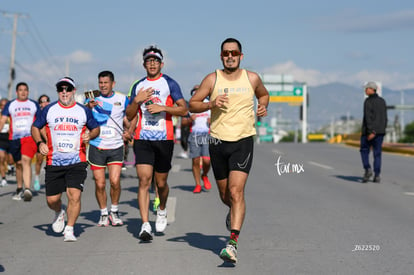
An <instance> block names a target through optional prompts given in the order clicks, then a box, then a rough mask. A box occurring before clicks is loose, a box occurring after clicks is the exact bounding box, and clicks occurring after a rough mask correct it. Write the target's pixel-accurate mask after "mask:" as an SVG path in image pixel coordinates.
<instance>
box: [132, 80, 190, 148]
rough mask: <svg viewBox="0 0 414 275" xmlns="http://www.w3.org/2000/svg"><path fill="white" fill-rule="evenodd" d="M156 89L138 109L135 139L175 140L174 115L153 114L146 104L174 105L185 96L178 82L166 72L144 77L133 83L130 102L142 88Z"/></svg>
mask: <svg viewBox="0 0 414 275" xmlns="http://www.w3.org/2000/svg"><path fill="white" fill-rule="evenodd" d="M150 87H152V88H153V89H154V94H153V95H152V97H151V98H150V99H149V100H148V101H146V102H144V103H143V104H141V106H140V108H139V109H138V113H139V121H138V125H137V128H136V129H135V139H142V140H173V139H174V126H173V121H172V115H171V114H169V113H166V112H161V113H158V114H151V113H150V112H148V110H147V108H146V105H148V104H159V105H163V106H173V105H174V102H176V101H177V100H179V99H181V98H183V95H182V93H181V88H180V86H179V85H178V83H177V82H176V81H175V80H174V79H172V78H170V77H169V76H167V75H165V74H161V76H160V77H159V78H157V79H148V78H146V77H145V78H142V79H140V80H138V81H136V82H135V83H134V84H132V86H131V89H130V92H129V95H130V96H131V98H130V100H129V102H132V101H134V98H135V96H136V95H137V93H138V91H139V90H140V89H141V88H144V89H146V88H150Z"/></svg>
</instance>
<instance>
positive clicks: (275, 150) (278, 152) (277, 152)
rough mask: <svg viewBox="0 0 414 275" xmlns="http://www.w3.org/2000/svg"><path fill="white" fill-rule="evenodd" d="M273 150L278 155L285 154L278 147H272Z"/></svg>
mask: <svg viewBox="0 0 414 275" xmlns="http://www.w3.org/2000/svg"><path fill="white" fill-rule="evenodd" d="M272 152H273V153H275V154H276V155H284V153H283V152H280V151H278V150H277V149H272Z"/></svg>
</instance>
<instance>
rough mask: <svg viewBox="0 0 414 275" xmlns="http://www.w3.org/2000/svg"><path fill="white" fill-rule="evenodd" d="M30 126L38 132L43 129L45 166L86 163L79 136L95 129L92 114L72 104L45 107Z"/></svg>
mask: <svg viewBox="0 0 414 275" xmlns="http://www.w3.org/2000/svg"><path fill="white" fill-rule="evenodd" d="M33 126H35V127H37V128H39V129H42V128H43V127H45V126H46V134H47V145H48V147H49V153H48V155H47V161H46V164H47V165H53V166H66V165H71V164H76V163H79V162H86V147H85V143H83V142H82V134H84V133H85V131H86V129H87V128H88V129H90V130H91V129H94V128H97V127H99V124H98V122H97V121H96V120H95V119H94V117H93V115H92V111H91V110H90V109H89V108H86V107H85V106H84V105H81V104H79V103H74V104H73V105H71V106H63V105H62V104H60V103H59V102H57V101H56V102H53V103H51V104H49V105H47V106H46V107H45V108H44V109H43V111H42V113H41V115H40V116H39V117H38V118H37V119H36V121H35V122H34V123H33Z"/></svg>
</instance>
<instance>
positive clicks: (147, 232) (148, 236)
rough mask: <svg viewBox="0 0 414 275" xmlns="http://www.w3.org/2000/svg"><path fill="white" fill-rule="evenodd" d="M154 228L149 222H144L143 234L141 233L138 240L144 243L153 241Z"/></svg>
mask: <svg viewBox="0 0 414 275" xmlns="http://www.w3.org/2000/svg"><path fill="white" fill-rule="evenodd" d="M151 231H152V228H151V225H150V223H149V222H144V223H143V224H142V226H141V232H139V236H138V238H140V239H141V240H142V241H144V242H148V241H151V240H152V232H151Z"/></svg>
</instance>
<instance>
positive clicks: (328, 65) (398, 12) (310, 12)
mask: <svg viewBox="0 0 414 275" xmlns="http://www.w3.org/2000/svg"><path fill="white" fill-rule="evenodd" d="M0 10H1V12H2V13H1V14H0V92H1V95H2V96H5V95H6V94H7V88H6V87H7V82H8V68H9V63H10V50H11V29H12V25H13V19H12V18H11V17H7V16H5V13H4V12H6V13H9V14H13V13H20V14H22V15H23V16H22V17H19V19H18V32H19V35H18V37H17V40H16V62H17V63H18V65H17V67H16V74H17V75H16V76H17V77H16V80H15V82H14V84H16V82H17V81H25V82H28V83H29V86H30V90H31V93H32V97H33V98H35V97H37V96H38V95H40V94H42V93H46V94H49V95H53V96H54V93H55V92H54V84H55V82H56V81H57V79H58V78H59V77H61V76H63V75H65V74H67V73H68V74H69V75H70V76H72V77H73V78H74V79H75V81H76V82H77V83H78V92H79V91H84V90H86V89H94V88H97V74H98V73H99V72H100V71H101V70H111V71H113V72H114V73H115V77H116V81H117V85H116V89H117V90H119V91H121V92H124V93H127V92H128V89H129V87H130V85H131V84H132V82H133V81H134V80H135V79H138V78H140V77H142V76H144V75H145V71H144V70H143V67H142V58H141V55H142V50H143V49H144V48H145V47H147V46H148V45H150V44H156V45H157V46H159V47H160V48H161V49H162V50H163V51H164V56H165V66H164V70H163V72H164V73H166V74H168V75H170V76H171V77H173V78H174V79H176V80H177V81H178V82H179V84H180V85H181V88H182V90H183V94H184V95H185V97H186V98H188V97H189V91H190V89H191V87H192V86H193V85H194V84H196V83H199V82H200V81H201V80H202V79H203V77H204V76H205V75H206V74H208V73H209V72H212V71H213V70H214V69H216V68H221V62H220V59H219V47H220V43H221V42H222V41H223V40H224V39H225V38H227V37H235V38H237V39H239V40H240V41H241V42H242V45H243V52H244V54H245V57H244V60H243V61H242V66H243V67H245V68H248V69H250V70H253V71H256V72H258V73H269V74H282V73H283V74H292V75H293V76H294V79H295V80H297V81H301V82H307V83H308V84H309V85H310V86H315V85H320V84H325V83H331V82H342V83H347V84H350V85H354V86H361V85H362V84H363V83H364V82H365V81H368V80H375V81H381V82H382V83H383V85H384V86H386V87H388V88H391V89H395V90H398V89H408V88H414V78H413V76H414V62H413V59H414V57H413V56H414V54H413V49H414V43H413V40H414V36H413V31H414V1H412V0H410V1H398V5H397V4H395V2H394V1H388V0H387V1H385V0H379V1H378V0H377V1H371V0H365V1H361V0H358V1H354V0H348V1H322V0H314V1H305V0H303V1H260V0H257V1H244V0H241V1H217V0H210V1H202V2H199V1H187V0H184V1H164V0H159V1H155V2H148V1H145V2H143V1H133V0H121V1H118V2H114V1H99V2H98V1H85V0H84V1H78V0H72V1H65V2H61V1H55V0H53V1H52V0H45V1H42V0H38V1H30V0H26V1H23V0H9V1H2V3H1V5H0ZM13 91H14V89H13ZM13 95H14V93H13Z"/></svg>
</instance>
